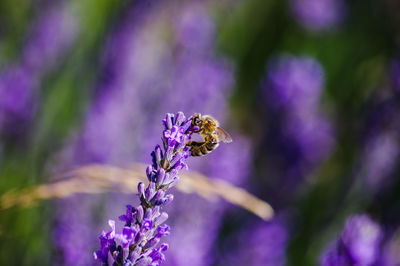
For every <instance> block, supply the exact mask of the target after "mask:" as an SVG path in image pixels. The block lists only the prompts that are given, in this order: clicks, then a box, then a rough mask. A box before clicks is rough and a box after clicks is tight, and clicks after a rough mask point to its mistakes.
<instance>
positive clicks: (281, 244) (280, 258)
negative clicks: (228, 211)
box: [221, 221, 288, 266]
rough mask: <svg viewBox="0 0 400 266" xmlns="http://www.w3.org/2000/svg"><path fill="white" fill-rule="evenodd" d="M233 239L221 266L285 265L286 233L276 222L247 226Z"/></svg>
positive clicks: (281, 225) (283, 227)
mask: <svg viewBox="0 0 400 266" xmlns="http://www.w3.org/2000/svg"><path fill="white" fill-rule="evenodd" d="M235 238H236V240H233V241H232V240H230V241H229V243H228V245H229V246H228V247H226V249H227V251H226V252H227V254H226V257H225V260H224V261H222V263H221V265H249V266H280V265H282V266H283V265H285V262H286V259H285V254H286V246H287V241H288V233H287V229H286V228H285V226H284V225H283V224H281V223H278V222H277V221H272V222H268V223H266V222H257V223H253V224H249V225H248V226H246V227H245V228H244V229H242V230H241V231H240V232H239V235H238V236H235ZM235 242H236V243H235ZM232 243H235V245H234V246H232Z"/></svg>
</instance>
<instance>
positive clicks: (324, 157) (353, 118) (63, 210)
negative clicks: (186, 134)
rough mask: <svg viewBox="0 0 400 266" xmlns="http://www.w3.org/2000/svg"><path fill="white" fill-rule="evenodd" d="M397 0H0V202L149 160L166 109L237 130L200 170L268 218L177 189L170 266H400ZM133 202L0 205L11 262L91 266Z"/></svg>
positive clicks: (108, 198)
mask: <svg viewBox="0 0 400 266" xmlns="http://www.w3.org/2000/svg"><path fill="white" fill-rule="evenodd" d="M398 14H400V5H399V2H398V1H395V0H351V1H350V0H348V1H345V0H279V1H278V0H221V1H178V0H175V1H173V0H163V1H158V0H154V1H153V0H70V1H61V0H35V1H28V0H1V1H0V193H1V194H4V193H6V192H8V191H10V190H17V189H23V188H27V187H31V186H34V185H37V184H42V183H48V182H52V181H54V178H51V176H54V175H55V174H57V173H60V172H62V171H65V170H69V169H71V168H74V167H78V166H82V165H87V164H91V163H100V164H111V165H116V166H125V165H128V164H131V163H134V162H144V163H149V162H150V154H149V153H150V151H151V150H152V148H153V147H154V145H155V144H157V143H159V140H160V139H159V136H160V134H161V128H162V125H161V120H162V119H163V117H164V116H165V113H166V112H173V113H174V112H177V111H184V112H185V113H186V114H187V115H190V114H192V113H194V112H201V113H204V114H212V115H213V116H215V117H216V118H217V119H218V120H219V121H220V123H221V124H222V125H223V127H224V128H225V129H226V130H227V131H228V132H230V133H231V134H232V136H233V139H234V142H233V143H232V144H229V145H221V146H220V148H218V149H217V150H216V151H214V152H213V153H212V154H210V155H209V156H206V157H204V158H200V159H199V158H196V159H193V158H192V159H190V160H189V166H190V168H191V169H193V170H196V171H199V172H201V173H203V174H205V175H207V176H208V177H210V178H221V179H224V180H226V181H229V182H230V183H232V184H234V185H236V186H240V187H243V188H245V189H246V190H248V191H249V192H251V193H252V194H254V195H256V196H258V197H259V198H261V199H263V200H265V201H267V202H268V203H270V204H271V205H272V206H273V208H274V209H275V211H276V215H275V217H274V219H273V220H271V221H268V222H266V221H263V220H262V219H260V218H258V217H257V216H255V215H253V214H251V213H249V212H247V211H245V210H242V209H240V208H239V207H237V206H234V205H232V204H229V203H227V202H223V201H218V202H209V201H207V200H205V199H203V198H200V197H199V196H197V195H194V194H192V195H186V194H181V193H180V192H179V191H175V192H174V193H175V196H176V197H175V200H174V202H173V203H172V204H171V205H170V206H169V209H168V211H169V215H170V219H169V221H168V223H169V224H170V225H171V227H172V230H171V235H170V236H168V237H166V241H167V242H168V243H169V244H170V249H169V250H168V251H167V253H166V256H167V261H166V262H165V263H164V265H193V266H203V265H204V266H206V265H221V266H222V265H256V266H261V265H263V266H264V265H267V266H273V265H361V266H368V265H387V266H396V265H400V176H399V170H400V169H399V163H398V162H399V156H400V142H399V140H400V139H399V133H400V131H399V130H400V113H399V111H400V105H399V101H400V99H399V97H400V61H398V58H397V55H398V52H399V50H398V49H399V45H400V35H399V34H400V20H399V18H400V17H399V15H398ZM128 203H131V204H135V205H136V204H137V200H136V196H135V195H134V194H132V195H122V194H120V193H115V192H114V193H105V194H99V195H92V194H91V195H88V194H78V195H75V196H71V197H68V198H65V199H53V200H47V201H42V202H40V203H38V204H36V205H34V206H31V207H29V208H19V207H13V208H9V209H6V210H2V211H0V240H1V241H0V264H1V265H97V264H96V263H95V262H94V260H93V256H92V254H93V251H95V250H96V249H97V248H98V247H99V243H98V236H99V234H100V232H101V230H103V229H107V220H108V219H117V217H118V216H119V215H120V214H122V213H123V212H124V208H125V207H124V206H125V205H126V204H128Z"/></svg>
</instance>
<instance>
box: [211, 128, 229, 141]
mask: <svg viewBox="0 0 400 266" xmlns="http://www.w3.org/2000/svg"><path fill="white" fill-rule="evenodd" d="M215 132H216V133H217V137H218V140H219V141H222V142H224V143H230V142H232V137H231V135H229V133H228V132H226V131H225V130H224V129H222V128H220V127H217V129H216V130H215Z"/></svg>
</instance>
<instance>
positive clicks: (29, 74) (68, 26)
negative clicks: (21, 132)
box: [0, 4, 76, 132]
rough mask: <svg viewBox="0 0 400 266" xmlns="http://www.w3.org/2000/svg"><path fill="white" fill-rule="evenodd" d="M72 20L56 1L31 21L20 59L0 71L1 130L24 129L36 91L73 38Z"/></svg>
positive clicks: (29, 116) (31, 111)
mask: <svg viewBox="0 0 400 266" xmlns="http://www.w3.org/2000/svg"><path fill="white" fill-rule="evenodd" d="M74 21H75V20H74V18H73V16H72V14H71V13H70V10H69V9H68V8H67V6H66V5H64V4H59V5H55V6H53V7H52V8H49V9H48V10H46V11H45V12H43V13H40V15H39V18H38V20H37V21H36V22H35V23H33V25H32V28H31V29H30V34H29V37H28V38H27V41H26V44H25V46H24V47H23V50H22V56H21V58H20V59H19V62H18V63H15V65H13V66H10V67H9V68H8V69H6V70H5V71H3V72H2V73H0V131H9V132H13V131H15V130H18V129H21V128H24V126H25V125H26V123H27V122H29V121H30V119H31V118H32V117H33V114H34V109H35V108H34V107H35V100H36V97H35V96H36V94H38V92H36V91H35V90H36V89H37V88H38V86H39V84H40V80H41V79H42V78H43V76H44V74H45V72H46V71H48V70H49V69H50V68H51V67H53V66H54V65H55V64H56V62H57V60H58V58H59V57H60V56H62V55H63V54H65V51H66V48H67V47H69V46H70V45H71V43H72V42H73V40H74V39H75V37H76V25H75V23H74Z"/></svg>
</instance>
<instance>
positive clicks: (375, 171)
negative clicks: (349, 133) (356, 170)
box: [361, 130, 400, 191]
mask: <svg viewBox="0 0 400 266" xmlns="http://www.w3.org/2000/svg"><path fill="white" fill-rule="evenodd" d="M399 155H400V147H399V143H398V134H397V133H396V132H392V131H390V130H387V131H384V132H380V133H379V134H374V136H373V137H372V138H371V139H370V140H369V141H368V142H367V145H366V147H365V149H364V152H363V154H362V160H361V163H362V167H363V169H364V171H363V178H364V179H365V182H366V184H367V186H368V187H369V188H370V189H372V190H373V191H377V190H379V189H381V188H384V187H385V185H387V184H388V182H390V181H391V180H388V177H389V176H390V174H392V173H393V171H394V170H395V167H396V163H397V162H398V158H399Z"/></svg>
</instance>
